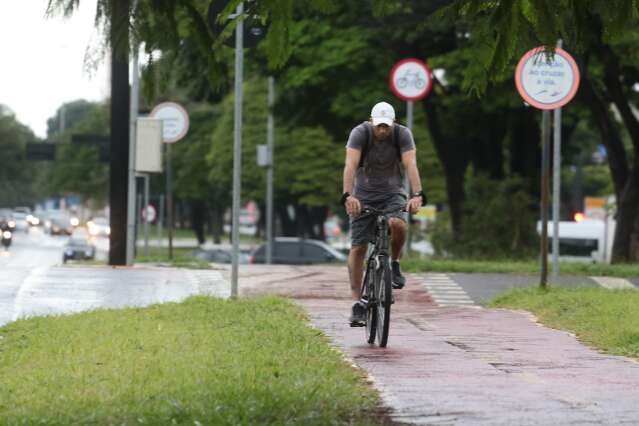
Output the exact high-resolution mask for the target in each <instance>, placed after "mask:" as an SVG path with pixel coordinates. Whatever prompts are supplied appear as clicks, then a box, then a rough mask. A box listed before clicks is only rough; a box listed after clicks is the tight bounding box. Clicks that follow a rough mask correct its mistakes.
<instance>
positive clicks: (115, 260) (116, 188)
mask: <svg viewBox="0 0 639 426" xmlns="http://www.w3.org/2000/svg"><path fill="white" fill-rule="evenodd" d="M111 52H112V53H111V146H110V160H109V165H110V173H109V184H110V187H109V188H110V191H109V203H110V206H111V212H110V225H111V234H110V236H109V244H110V248H109V265H126V260H127V259H126V245H127V244H126V234H127V205H128V198H127V188H128V181H129V108H130V105H129V1H128V0H113V1H112V8H111Z"/></svg>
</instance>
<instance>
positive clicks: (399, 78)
mask: <svg viewBox="0 0 639 426" xmlns="http://www.w3.org/2000/svg"><path fill="white" fill-rule="evenodd" d="M388 83H389V84H390V87H391V89H392V90H393V93H395V95H396V96H397V97H398V98H400V99H401V100H403V101H419V100H420V99H424V98H425V97H426V96H428V94H429V93H430V91H431V89H432V88H433V73H432V72H431V71H430V68H428V65H426V64H425V63H424V61H421V60H419V59H415V58H408V59H402V60H401V61H399V62H397V63H396V64H395V65H394V66H393V68H392V69H391V72H390V74H389V76H388Z"/></svg>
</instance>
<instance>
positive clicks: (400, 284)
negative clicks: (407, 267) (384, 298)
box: [391, 260, 406, 290]
mask: <svg viewBox="0 0 639 426" xmlns="http://www.w3.org/2000/svg"><path fill="white" fill-rule="evenodd" d="M391 276H392V278H391V281H392V282H393V288H394V289H397V290H399V289H400V288H404V285H405V284H406V278H404V276H403V275H402V271H401V270H400V269H399V262H398V261H397V260H393V261H392V262H391Z"/></svg>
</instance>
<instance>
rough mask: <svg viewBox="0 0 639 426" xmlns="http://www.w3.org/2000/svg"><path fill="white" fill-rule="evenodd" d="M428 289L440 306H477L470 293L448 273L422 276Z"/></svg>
mask: <svg viewBox="0 0 639 426" xmlns="http://www.w3.org/2000/svg"><path fill="white" fill-rule="evenodd" d="M420 278H421V279H422V280H423V285H424V287H425V288H426V291H427V292H428V293H429V294H430V295H431V297H432V298H433V300H434V301H435V303H437V304H438V305H440V306H476V305H475V302H474V301H473V300H472V299H471V298H470V297H469V296H468V293H466V291H465V290H464V289H463V288H462V287H461V286H460V285H459V284H457V283H456V282H455V281H454V280H453V279H451V278H450V277H449V276H448V275H447V274H426V275H423V276H422V277H420Z"/></svg>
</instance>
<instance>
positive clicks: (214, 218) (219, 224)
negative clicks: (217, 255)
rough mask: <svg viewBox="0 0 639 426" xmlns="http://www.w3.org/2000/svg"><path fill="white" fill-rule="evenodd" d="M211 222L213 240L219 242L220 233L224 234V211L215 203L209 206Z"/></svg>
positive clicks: (220, 241)
mask: <svg viewBox="0 0 639 426" xmlns="http://www.w3.org/2000/svg"><path fill="white" fill-rule="evenodd" d="M211 222H212V234H213V242H214V243H215V244H221V243H222V234H224V211H223V210H222V209H221V208H220V207H219V206H218V205H217V204H213V207H212V208H211Z"/></svg>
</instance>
